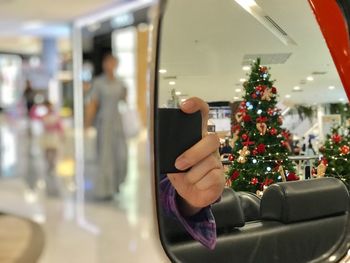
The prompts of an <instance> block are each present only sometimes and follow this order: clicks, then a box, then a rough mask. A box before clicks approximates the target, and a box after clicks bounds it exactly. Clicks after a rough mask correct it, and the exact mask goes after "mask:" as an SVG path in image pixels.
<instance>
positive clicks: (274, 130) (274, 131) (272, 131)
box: [270, 128, 277, 136]
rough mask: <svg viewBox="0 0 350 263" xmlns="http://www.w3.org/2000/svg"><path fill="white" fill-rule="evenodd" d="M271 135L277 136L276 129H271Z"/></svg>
mask: <svg viewBox="0 0 350 263" xmlns="http://www.w3.org/2000/svg"><path fill="white" fill-rule="evenodd" d="M270 134H271V135H272V136H275V135H277V130H276V129H275V128H271V129H270Z"/></svg>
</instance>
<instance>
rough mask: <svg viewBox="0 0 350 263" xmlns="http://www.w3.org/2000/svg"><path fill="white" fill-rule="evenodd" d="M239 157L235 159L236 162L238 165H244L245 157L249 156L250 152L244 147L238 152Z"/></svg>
mask: <svg viewBox="0 0 350 263" xmlns="http://www.w3.org/2000/svg"><path fill="white" fill-rule="evenodd" d="M238 154H239V157H238V159H237V162H239V163H246V162H247V156H248V155H249V154H250V151H249V150H248V147H247V146H244V147H243V149H242V150H239V151H238Z"/></svg>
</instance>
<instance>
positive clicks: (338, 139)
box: [332, 134, 343, 143]
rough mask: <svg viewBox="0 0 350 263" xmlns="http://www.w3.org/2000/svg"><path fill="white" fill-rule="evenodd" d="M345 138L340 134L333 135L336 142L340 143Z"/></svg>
mask: <svg viewBox="0 0 350 263" xmlns="http://www.w3.org/2000/svg"><path fill="white" fill-rule="evenodd" d="M342 139H343V138H342V137H341V136H340V135H339V134H333V135H332V141H333V142H334V143H340V142H341V140H342Z"/></svg>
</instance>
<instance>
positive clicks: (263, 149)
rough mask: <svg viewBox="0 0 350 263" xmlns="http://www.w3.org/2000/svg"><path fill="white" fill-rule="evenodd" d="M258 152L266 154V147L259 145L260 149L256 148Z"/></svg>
mask: <svg viewBox="0 0 350 263" xmlns="http://www.w3.org/2000/svg"><path fill="white" fill-rule="evenodd" d="M256 150H257V151H258V153H260V154H262V153H264V152H266V145H265V144H263V143H260V144H259V145H258V147H257V148H256Z"/></svg>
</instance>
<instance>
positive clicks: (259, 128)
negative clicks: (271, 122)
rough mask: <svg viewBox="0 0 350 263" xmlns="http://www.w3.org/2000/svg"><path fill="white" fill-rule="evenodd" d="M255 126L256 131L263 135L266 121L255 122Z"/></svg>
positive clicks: (265, 129)
mask: <svg viewBox="0 0 350 263" xmlns="http://www.w3.org/2000/svg"><path fill="white" fill-rule="evenodd" d="M256 128H257V129H258V131H259V132H260V135H265V134H266V131H267V125H266V123H264V122H262V123H257V124H256Z"/></svg>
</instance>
